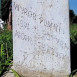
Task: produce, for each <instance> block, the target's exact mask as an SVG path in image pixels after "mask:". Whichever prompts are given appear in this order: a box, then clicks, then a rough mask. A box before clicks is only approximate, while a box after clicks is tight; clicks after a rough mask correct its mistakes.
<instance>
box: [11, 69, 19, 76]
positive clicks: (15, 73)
mask: <svg viewBox="0 0 77 77" xmlns="http://www.w3.org/2000/svg"><path fill="white" fill-rule="evenodd" d="M11 70H12V71H13V73H14V75H15V77H20V76H19V74H18V73H17V72H16V71H15V70H14V69H11Z"/></svg>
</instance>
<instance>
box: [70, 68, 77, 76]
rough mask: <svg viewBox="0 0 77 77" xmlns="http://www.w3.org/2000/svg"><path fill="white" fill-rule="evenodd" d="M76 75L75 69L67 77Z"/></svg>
mask: <svg viewBox="0 0 77 77" xmlns="http://www.w3.org/2000/svg"><path fill="white" fill-rule="evenodd" d="M76 73H77V69H76V70H74V71H72V72H71V74H70V75H69V77H73V76H74V75H75V74H76Z"/></svg>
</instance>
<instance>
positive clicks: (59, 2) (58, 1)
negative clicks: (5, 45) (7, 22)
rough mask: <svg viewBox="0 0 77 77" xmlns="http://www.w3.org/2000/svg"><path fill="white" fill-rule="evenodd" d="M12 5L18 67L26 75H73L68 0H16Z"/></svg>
mask: <svg viewBox="0 0 77 77" xmlns="http://www.w3.org/2000/svg"><path fill="white" fill-rule="evenodd" d="M12 6H13V8H12V9H13V47H14V48H13V51H14V53H13V54H14V56H13V62H14V66H15V69H16V70H17V69H18V70H17V71H18V72H20V73H21V74H23V75H24V76H25V77H26V74H29V75H30V74H31V76H32V75H33V77H34V76H35V77H40V75H41V73H42V76H41V77H45V76H46V75H48V77H50V76H53V75H56V76H54V77H58V76H59V77H60V76H62V77H63V76H67V75H69V73H70V38H69V8H68V0H13V1H12ZM37 75H38V76H37ZM43 75H44V76H43ZM28 77H30V76H28ZM46 77H47V76H46Z"/></svg>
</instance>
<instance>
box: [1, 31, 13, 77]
mask: <svg viewBox="0 0 77 77" xmlns="http://www.w3.org/2000/svg"><path fill="white" fill-rule="evenodd" d="M12 57H13V44H12V32H11V31H8V30H4V31H3V32H1V33H0V76H1V75H2V74H3V73H4V72H5V71H6V70H7V68H8V66H9V65H11V64H12V63H11V61H12Z"/></svg>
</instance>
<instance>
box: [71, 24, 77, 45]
mask: <svg viewBox="0 0 77 77" xmlns="http://www.w3.org/2000/svg"><path fill="white" fill-rule="evenodd" d="M70 31H71V35H70V36H71V42H72V43H73V44H77V24H73V25H71V28H70Z"/></svg>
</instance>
